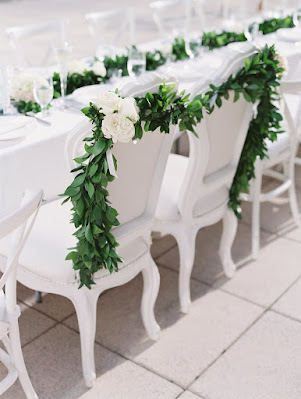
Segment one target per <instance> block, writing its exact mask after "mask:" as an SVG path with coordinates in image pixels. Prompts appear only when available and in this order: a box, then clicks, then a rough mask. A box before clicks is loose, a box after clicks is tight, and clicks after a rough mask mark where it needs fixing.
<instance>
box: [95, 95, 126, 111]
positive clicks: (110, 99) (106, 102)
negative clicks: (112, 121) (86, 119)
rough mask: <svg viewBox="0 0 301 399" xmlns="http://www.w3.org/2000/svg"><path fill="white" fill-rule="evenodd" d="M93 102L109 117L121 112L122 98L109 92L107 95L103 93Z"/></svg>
mask: <svg viewBox="0 0 301 399" xmlns="http://www.w3.org/2000/svg"><path fill="white" fill-rule="evenodd" d="M92 102H93V104H95V105H96V107H97V108H99V109H100V110H101V112H102V113H103V114H105V115H108V114H112V113H113V112H115V111H118V110H119V106H120V102H121V98H120V97H119V96H118V95H117V94H116V93H113V92H110V91H108V92H106V93H101V94H100V95H99V96H98V97H97V98H96V99H95V100H93V101H92Z"/></svg>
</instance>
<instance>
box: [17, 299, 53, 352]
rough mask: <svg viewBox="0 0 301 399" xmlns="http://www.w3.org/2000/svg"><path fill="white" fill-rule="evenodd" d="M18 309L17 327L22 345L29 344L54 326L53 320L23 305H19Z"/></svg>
mask: <svg viewBox="0 0 301 399" xmlns="http://www.w3.org/2000/svg"><path fill="white" fill-rule="evenodd" d="M20 308H21V316H20V318H19V326H20V336H21V343H22V345H25V344H27V343H28V342H31V341H32V340H33V339H35V338H36V337H38V336H39V335H41V334H43V333H45V332H46V331H47V330H49V328H51V327H53V326H54V325H55V324H56V322H55V321H54V320H52V319H50V318H49V317H47V316H45V315H43V314H42V313H40V312H37V311H36V310H34V309H32V308H29V307H28V306H26V305H24V304H23V305H22V304H21V306H20Z"/></svg>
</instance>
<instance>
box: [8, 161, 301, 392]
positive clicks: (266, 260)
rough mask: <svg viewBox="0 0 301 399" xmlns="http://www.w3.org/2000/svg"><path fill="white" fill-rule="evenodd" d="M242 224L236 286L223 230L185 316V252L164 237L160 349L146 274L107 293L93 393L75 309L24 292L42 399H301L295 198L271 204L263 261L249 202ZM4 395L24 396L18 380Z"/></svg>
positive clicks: (208, 251) (209, 238)
mask: <svg viewBox="0 0 301 399" xmlns="http://www.w3.org/2000/svg"><path fill="white" fill-rule="evenodd" d="M300 177H301V168H300V167H298V168H297V179H298V178H300ZM297 181H298V180H297ZM297 187H298V195H299V198H300V199H301V187H300V186H299V185H297ZM300 204H301V201H300ZM244 216H245V217H244V220H243V221H242V222H240V224H239V230H238V234H237V238H236V240H235V244H234V248H233V256H234V259H235V261H236V262H237V264H238V266H239V268H238V271H237V273H236V275H235V276H234V277H233V279H232V280H228V279H226V278H225V277H224V276H223V275H222V272H221V266H220V262H219V259H218V257H217V248H218V243H219V238H220V234H221V224H217V225H215V226H212V227H209V228H205V229H203V230H202V231H200V232H199V235H198V238H197V251H196V260H195V266H194V270H193V276H192V280H191V287H192V298H193V304H192V306H191V311H190V313H189V314H188V315H186V316H184V315H182V314H181V313H180V312H179V306H178V297H177V280H178V251H177V247H176V243H175V241H174V239H173V238H172V237H170V236H166V237H163V238H161V239H155V240H154V244H153V248H152V253H153V257H154V258H155V260H156V262H157V264H158V266H159V269H160V274H161V287H160V292H159V296H158V300H157V304H156V317H157V320H158V322H159V324H160V325H161V328H162V333H161V337H160V340H159V341H158V342H156V343H154V342H152V341H150V340H149V339H148V338H147V336H146V334H145V331H144V329H143V326H142V322H141V318H140V312H139V306H140V298H141V291H142V280H141V278H140V277H139V276H138V277H137V278H136V279H135V280H133V281H132V282H130V283H128V284H127V285H124V286H122V287H119V288H116V289H113V290H110V291H108V292H106V293H105V294H104V295H102V297H101V298H100V300H99V306H98V322H97V333H96V343H95V355H96V356H95V357H96V367H97V380H96V383H95V386H94V387H93V389H91V390H87V389H86V388H85V386H84V383H83V379H82V375H81V362H80V350H79V334H78V325H77V319H76V316H75V313H74V309H73V307H72V305H71V303H70V302H69V301H68V300H67V299H64V298H62V297H59V296H55V295H45V296H44V297H43V303H41V304H36V303H35V300H34V293H33V292H32V291H30V290H29V289H27V288H25V287H22V286H21V285H20V286H19V287H18V298H19V302H20V304H21V308H22V316H21V318H20V329H21V337H22V344H23V351H24V357H25V361H26V364H27V367H28V370H29V373H30V376H31V379H32V382H33V384H34V386H35V388H36V390H37V392H38V395H39V398H40V399H56V398H57V399H75V398H82V399H94V398H95V399H97V398H104V399H142V398H143V399H161V398H162V399H176V398H178V399H200V398H201V399H255V398H256V399H284V398H285V399H300V397H301V306H300V303H301V301H300V300H301V261H300V258H301V256H300V255H301V228H296V227H295V226H294V225H293V223H292V221H291V219H290V213H289V207H288V203H287V199H286V198H285V197H283V198H282V199H281V201H279V203H278V204H265V205H264V206H263V207H262V231H261V251H260V256H259V258H258V260H257V261H256V262H254V261H251V260H250V208H249V206H248V205H244ZM0 374H1V375H4V369H3V368H0ZM1 375H0V376H1ZM2 397H3V399H23V398H24V395H23V393H22V390H21V388H20V385H19V383H16V384H15V385H14V386H13V387H12V388H11V389H10V390H9V391H7V392H6V393H5V394H4V395H3V396H2Z"/></svg>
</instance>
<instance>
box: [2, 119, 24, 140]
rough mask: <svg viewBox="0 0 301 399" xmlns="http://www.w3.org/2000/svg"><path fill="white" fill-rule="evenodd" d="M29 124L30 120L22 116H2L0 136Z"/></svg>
mask: <svg viewBox="0 0 301 399" xmlns="http://www.w3.org/2000/svg"><path fill="white" fill-rule="evenodd" d="M28 123H31V120H30V118H27V117H26V116H23V115H3V116H0V136H1V135H2V134H6V133H10V132H12V131H14V130H17V129H21V128H23V127H25V126H26V125H27V124H28Z"/></svg>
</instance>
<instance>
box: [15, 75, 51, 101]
mask: <svg viewBox="0 0 301 399" xmlns="http://www.w3.org/2000/svg"><path fill="white" fill-rule="evenodd" d="M35 80H38V81H41V82H42V81H43V80H44V79H43V77H42V76H40V75H34V74H30V73H27V72H21V73H19V74H17V75H15V76H13V78H12V79H11V81H10V97H11V98H12V99H13V100H15V101H21V100H23V101H26V102H28V101H35V99H34V96H33V86H34V81H35Z"/></svg>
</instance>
